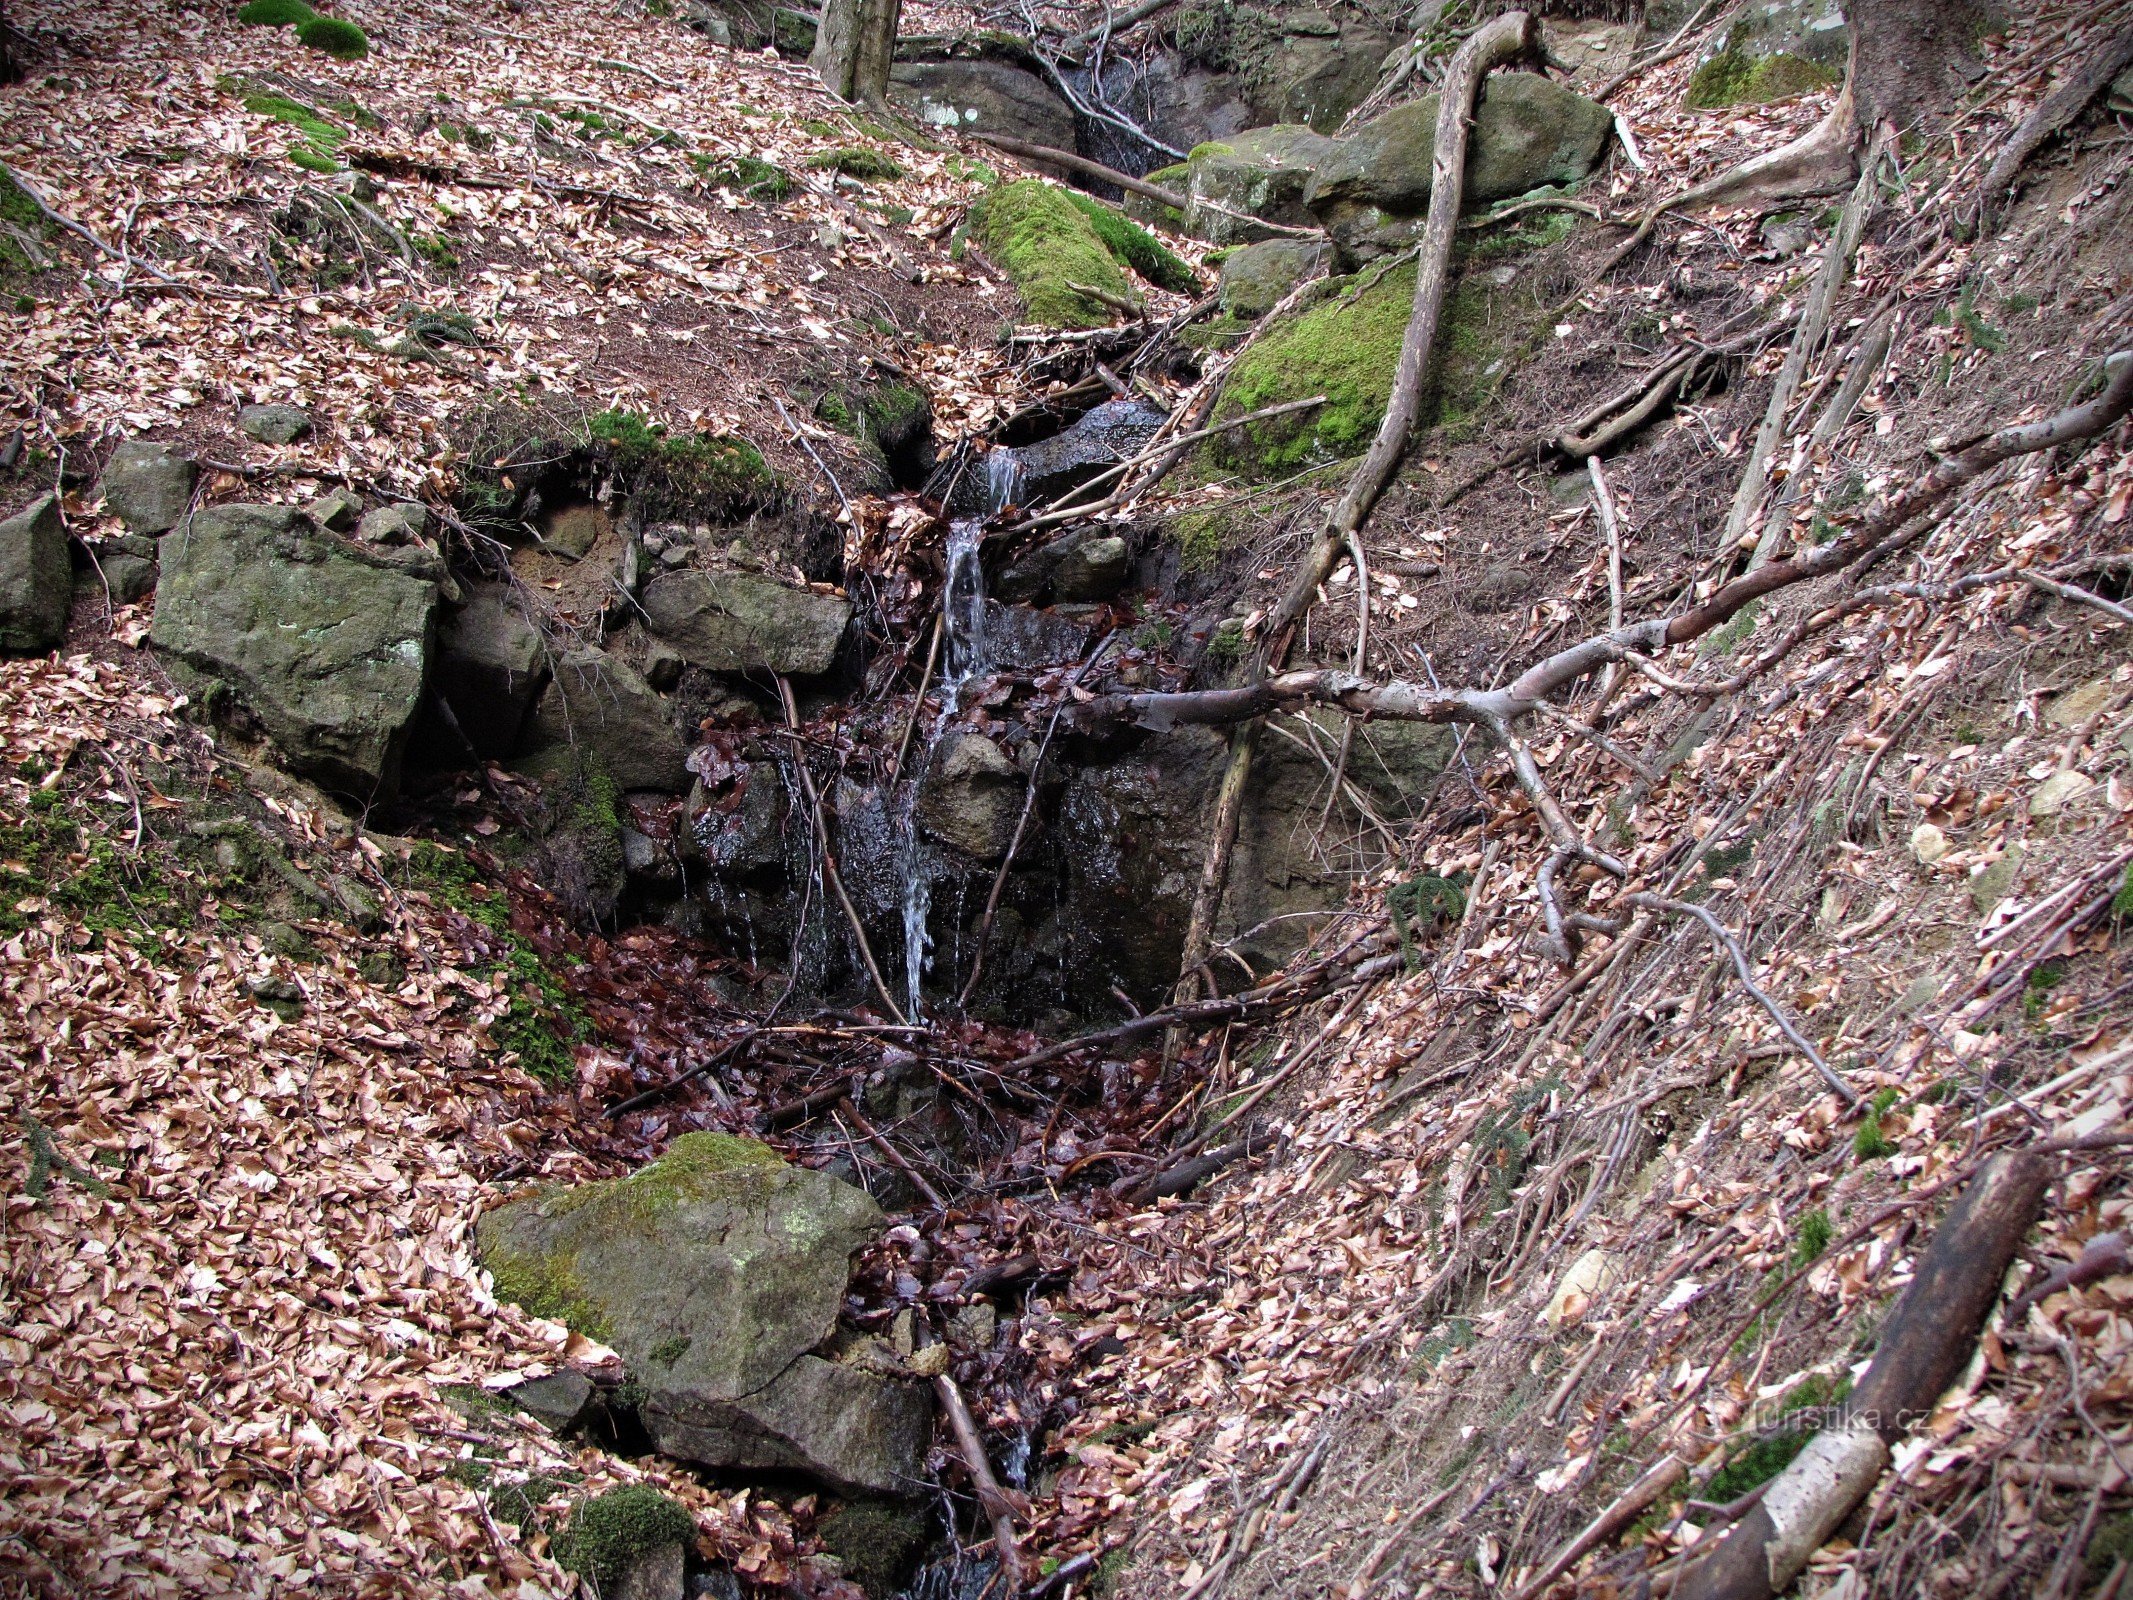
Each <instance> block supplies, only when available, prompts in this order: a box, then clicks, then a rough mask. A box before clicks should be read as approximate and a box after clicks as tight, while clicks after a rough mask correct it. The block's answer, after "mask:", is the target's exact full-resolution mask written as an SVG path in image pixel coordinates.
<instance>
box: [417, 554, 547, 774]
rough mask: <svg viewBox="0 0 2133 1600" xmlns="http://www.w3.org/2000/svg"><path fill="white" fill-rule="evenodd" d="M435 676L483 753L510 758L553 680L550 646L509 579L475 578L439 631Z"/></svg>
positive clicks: (455, 714)
mask: <svg viewBox="0 0 2133 1600" xmlns="http://www.w3.org/2000/svg"><path fill="white" fill-rule="evenodd" d="M432 682H433V684H434V686H435V688H436V690H437V693H438V695H439V696H440V697H441V698H442V699H443V701H444V703H445V705H446V706H447V707H449V708H450V710H451V713H452V718H453V720H454V721H455V722H457V723H458V724H459V731H460V732H461V733H462V734H464V735H465V736H466V740H467V743H468V744H470V745H472V746H473V747H474V751H475V753H476V754H477V755H480V756H482V757H483V758H485V759H488V760H497V761H502V760H508V759H510V758H511V757H512V756H514V755H516V754H517V753H518V750H519V746H520V743H521V739H522V736H523V735H524V733H525V728H526V715H527V713H528V712H530V711H531V710H532V709H533V707H534V703H535V702H536V701H538V700H539V699H540V695H541V690H542V689H543V687H545V686H546V684H547V682H548V650H547V647H546V646H545V645H544V644H543V643H542V641H541V635H540V631H539V630H538V629H537V628H535V627H534V625H533V624H532V623H531V622H530V621H528V620H527V617H526V611H525V607H524V605H523V603H522V602H521V601H520V599H519V597H518V595H517V594H516V592H515V591H513V590H512V589H511V588H510V587H509V586H508V585H506V584H500V583H484V584H475V585H472V586H471V587H470V588H469V590H468V593H467V597H466V603H465V604H464V605H463V606H461V607H460V608H459V609H458V610H457V611H453V612H450V613H448V614H447V615H446V616H445V618H444V621H443V623H442V624H441V626H440V627H439V628H438V630H437V662H436V668H435V671H434V672H433V674H432Z"/></svg>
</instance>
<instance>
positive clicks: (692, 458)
mask: <svg viewBox="0 0 2133 1600" xmlns="http://www.w3.org/2000/svg"><path fill="white" fill-rule="evenodd" d="M586 431H587V433H588V434H589V435H590V436H591V439H592V441H593V443H595V444H596V445H599V446H601V447H602V448H604V449H605V450H606V451H607V453H608V456H609V459H610V460H612V461H613V463H614V464H615V466H616V467H618V468H620V469H621V471H622V473H623V474H624V475H625V476H626V477H628V478H629V479H630V488H631V490H632V491H633V492H634V493H636V494H637V495H638V496H639V497H640V499H642V500H644V501H645V502H646V504H647V508H648V509H652V510H658V509H662V508H663V507H664V506H666V505H672V504H676V503H686V504H687V505H688V506H689V507H690V508H691V509H692V510H695V511H698V512H700V513H702V514H704V515H708V516H719V517H725V516H730V515H735V514H738V513H741V512H744V511H749V510H754V509H758V508H761V507H764V506H767V505H769V504H771V503H773V502H774V501H775V500H776V499H777V497H778V477H777V474H776V473H774V472H772V471H771V470H770V468H769V466H768V465H767V464H766V463H765V462H764V460H763V457H762V454H761V452H759V451H758V450H757V449H756V447H755V446H754V445H752V444H750V443H748V441H747V440H745V439H729V438H716V437H712V436H710V435H706V434H697V433H687V434H683V433H673V432H670V431H669V430H668V429H667V427H666V425H665V424H664V423H659V422H654V421H652V420H651V419H650V418H648V417H644V416H641V415H639V414H638V413H637V412H634V411H601V412H596V413H595V414H594V415H592V416H591V417H589V418H587V419H586Z"/></svg>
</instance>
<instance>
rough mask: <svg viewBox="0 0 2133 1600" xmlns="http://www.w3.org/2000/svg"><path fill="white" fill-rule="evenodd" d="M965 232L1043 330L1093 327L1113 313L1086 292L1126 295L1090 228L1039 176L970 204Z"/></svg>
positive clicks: (1060, 192) (1121, 280)
mask: <svg viewBox="0 0 2133 1600" xmlns="http://www.w3.org/2000/svg"><path fill="white" fill-rule="evenodd" d="M970 220H971V230H972V233H973V234H974V235H975V237H976V238H977V241H978V243H979V244H980V245H981V246H983V247H984V250H985V253H986V255H987V256H989V257H991V259H992V261H993V264H994V265H995V266H997V267H999V269H1000V270H1001V271H1002V272H1004V273H1006V274H1007V276H1008V277H1009V278H1010V279H1011V280H1012V281H1013V283H1014V285H1015V288H1016V289H1017V290H1019V291H1020V292H1021V295H1022V301H1023V304H1024V305H1025V306H1027V307H1028V308H1029V320H1030V321H1031V322H1033V323H1035V324H1036V325H1038V326H1039V327H1045V328H1100V327H1103V326H1104V325H1105V324H1107V323H1109V322H1110V321H1111V320H1112V319H1113V316H1114V312H1113V309H1112V308H1111V307H1110V306H1109V305H1106V304H1105V303H1104V301H1103V300H1101V299H1100V298H1098V297H1097V296H1096V295H1092V294H1088V293H1085V292H1084V291H1086V290H1089V289H1096V290H1100V291H1102V292H1103V293H1104V294H1108V295H1113V296H1116V297H1117V298H1118V299H1121V300H1125V299H1130V298H1131V293H1130V291H1129V289H1128V287H1127V284H1126V279H1125V275H1124V274H1123V273H1122V272H1120V271H1119V267H1118V262H1117V260H1116V258H1114V257H1113V256H1112V254H1111V252H1110V250H1109V249H1108V248H1106V247H1105V245H1104V242H1103V239H1102V237H1101V236H1100V235H1099V234H1098V233H1097V231H1096V228H1095V225H1094V224H1093V223H1091V222H1090V221H1089V219H1088V218H1087V217H1086V216H1084V215H1083V214H1082V212H1081V210H1080V208H1078V207H1077V206H1076V205H1075V204H1074V203H1073V201H1072V200H1070V199H1068V198H1067V193H1066V191H1065V190H1063V189H1059V188H1055V187H1054V186H1053V185H1051V184H1048V183H1046V182H1044V181H1043V180H1042V179H1038V178H1023V179H1019V180H1017V181H1016V182H1014V183H1003V184H1001V185H999V186H998V187H997V188H995V189H992V190H991V191H989V192H988V193H987V194H986V195H985V196H984V198H983V199H981V200H980V201H978V203H977V204H976V205H974V206H973V207H971V219H970Z"/></svg>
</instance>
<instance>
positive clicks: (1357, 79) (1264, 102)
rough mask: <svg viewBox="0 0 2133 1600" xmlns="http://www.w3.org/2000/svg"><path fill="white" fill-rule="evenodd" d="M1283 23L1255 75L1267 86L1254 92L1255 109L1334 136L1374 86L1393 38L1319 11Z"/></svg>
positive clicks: (1298, 14)
mask: <svg viewBox="0 0 2133 1600" xmlns="http://www.w3.org/2000/svg"><path fill="white" fill-rule="evenodd" d="M1280 20H1281V28H1282V34H1281V37H1280V38H1279V39H1278V40H1276V41H1275V42H1274V44H1273V45H1272V47H1271V49H1270V50H1269V51H1268V52H1267V55H1266V59H1265V61H1264V62H1263V64H1262V65H1261V66H1260V70H1259V71H1258V72H1257V74H1256V77H1257V78H1258V79H1259V80H1260V82H1261V83H1263V84H1264V87H1263V88H1260V89H1258V90H1257V91H1256V92H1255V93H1254V94H1253V105H1252V109H1253V110H1254V111H1256V112H1257V113H1258V114H1259V115H1260V116H1262V117H1265V118H1267V119H1268V120H1269V121H1273V122H1297V123H1302V124H1304V125H1305V126H1307V127H1311V128H1316V129H1318V130H1320V131H1321V132H1326V133H1330V132H1332V131H1333V130H1334V129H1335V128H1338V127H1339V126H1340V125H1341V122H1342V121H1343V119H1345V118H1346V117H1347V115H1348V113H1349V112H1350V111H1353V110H1354V109H1355V108H1356V107H1357V106H1358V105H1360V104H1361V103H1362V102H1363V99H1364V97H1365V96H1367V95H1368V94H1369V93H1370V91H1371V89H1372V88H1374V87H1375V86H1376V84H1377V81H1378V73H1379V70H1380V69H1381V68H1382V67H1383V65H1384V62H1385V53H1386V52H1387V51H1388V50H1390V49H1391V48H1392V45H1393V38H1392V36H1391V35H1390V34H1388V33H1385V32H1382V31H1380V30H1379V29H1376V28H1371V27H1365V26H1361V25H1358V24H1357V23H1355V22H1353V21H1348V22H1345V23H1335V22H1334V21H1333V20H1332V19H1331V18H1329V17H1326V16H1324V15H1322V14H1320V13H1318V12H1315V11H1292V12H1289V13H1287V14H1286V15H1284V16H1283V17H1282V18H1281V19H1280Z"/></svg>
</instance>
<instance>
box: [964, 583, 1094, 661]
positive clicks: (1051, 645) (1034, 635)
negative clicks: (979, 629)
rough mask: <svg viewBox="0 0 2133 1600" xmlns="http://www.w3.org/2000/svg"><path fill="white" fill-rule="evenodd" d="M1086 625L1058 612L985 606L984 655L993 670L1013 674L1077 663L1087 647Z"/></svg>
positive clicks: (994, 602) (992, 605)
mask: <svg viewBox="0 0 2133 1600" xmlns="http://www.w3.org/2000/svg"><path fill="white" fill-rule="evenodd" d="M1088 643H1089V629H1088V625H1087V624H1086V623H1084V622H1077V621H1075V620H1074V619H1073V618H1072V617H1064V616H1061V615H1059V613H1057V612H1055V611H1036V610H1033V609H1031V608H1030V607H1028V606H1009V605H1001V604H1000V603H999V602H998V601H994V600H988V601H987V602H986V603H985V655H986V659H987V660H988V661H990V662H991V663H992V665H993V666H994V667H997V668H1004V669H1008V670H1013V669H1016V668H1023V667H1046V666H1050V665H1052V664H1053V663H1055V662H1060V661H1078V660H1080V659H1081V652H1082V651H1083V650H1084V649H1086V648H1087V647H1088Z"/></svg>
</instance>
